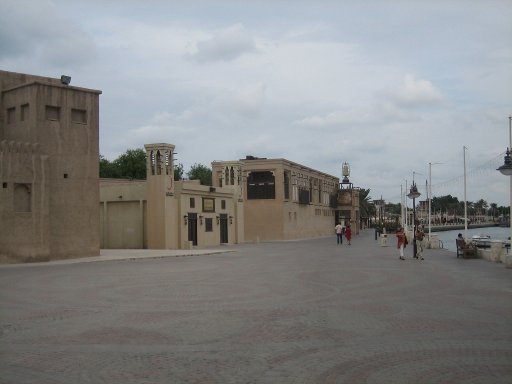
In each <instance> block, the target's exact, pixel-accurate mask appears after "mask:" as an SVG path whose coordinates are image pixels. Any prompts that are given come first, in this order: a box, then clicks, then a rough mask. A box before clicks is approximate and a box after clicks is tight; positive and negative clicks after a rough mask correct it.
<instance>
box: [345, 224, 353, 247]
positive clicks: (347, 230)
mask: <svg viewBox="0 0 512 384" xmlns="http://www.w3.org/2000/svg"><path fill="white" fill-rule="evenodd" d="M345 238H346V239H347V241H348V245H352V244H351V243H350V240H351V239H352V230H351V229H350V225H347V228H345Z"/></svg>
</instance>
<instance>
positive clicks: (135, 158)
mask: <svg viewBox="0 0 512 384" xmlns="http://www.w3.org/2000/svg"><path fill="white" fill-rule="evenodd" d="M114 164H115V166H116V168H117V169H118V170H119V173H120V177H121V178H130V179H145V178H146V151H145V150H143V149H140V148H137V149H128V150H127V151H126V152H125V153H123V154H122V155H121V156H119V157H118V158H117V159H115V160H114Z"/></svg>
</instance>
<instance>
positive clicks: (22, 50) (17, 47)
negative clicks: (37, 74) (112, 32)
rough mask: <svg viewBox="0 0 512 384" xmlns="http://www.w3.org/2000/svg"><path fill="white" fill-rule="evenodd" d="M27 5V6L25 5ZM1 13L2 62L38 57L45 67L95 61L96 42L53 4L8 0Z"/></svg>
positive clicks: (0, 58)
mask: <svg viewBox="0 0 512 384" xmlns="http://www.w3.org/2000/svg"><path fill="white" fill-rule="evenodd" d="M21 4H24V3H21ZM2 8H3V9H2V12H0V47H2V49H1V50H0V60H2V61H8V60H10V61H14V60H17V59H23V58H26V57H30V60H31V61H34V59H35V57H38V59H37V60H39V62H40V64H42V65H43V66H58V67H69V66H75V67H76V66H81V65H83V64H84V63H86V62H88V61H89V60H91V59H94V58H95V55H96V50H95V45H94V42H93V39H92V37H91V36H89V35H88V34H87V33H86V32H85V31H83V30H82V29H80V28H79V27H78V26H76V25H74V24H72V23H71V22H70V21H68V20H67V19H66V18H65V17H64V16H63V15H61V14H59V9H58V8H57V7H56V6H55V4H53V3H52V2H46V1H41V2H30V3H26V4H25V6H24V7H20V2H18V1H12V2H11V1H6V2H4V3H3V4H2Z"/></svg>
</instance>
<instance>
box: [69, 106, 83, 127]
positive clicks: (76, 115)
mask: <svg viewBox="0 0 512 384" xmlns="http://www.w3.org/2000/svg"><path fill="white" fill-rule="evenodd" d="M71 122H73V123H78V124H87V111H86V110H85V109H75V108H73V109H71Z"/></svg>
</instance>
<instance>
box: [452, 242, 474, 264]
mask: <svg viewBox="0 0 512 384" xmlns="http://www.w3.org/2000/svg"><path fill="white" fill-rule="evenodd" d="M455 244H456V245H457V258H459V256H461V257H462V258H463V259H471V258H476V257H477V253H476V248H475V247H472V248H464V247H463V246H464V241H463V240H462V241H461V239H455Z"/></svg>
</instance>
